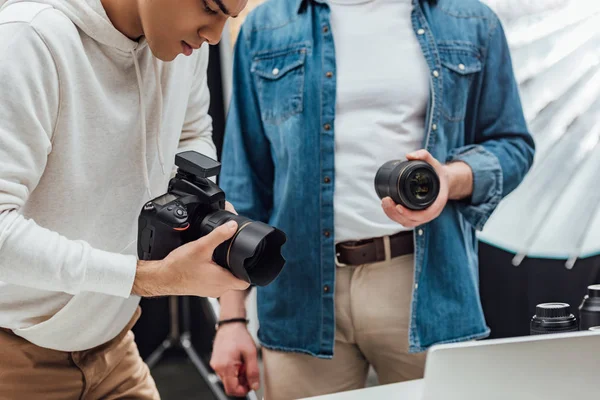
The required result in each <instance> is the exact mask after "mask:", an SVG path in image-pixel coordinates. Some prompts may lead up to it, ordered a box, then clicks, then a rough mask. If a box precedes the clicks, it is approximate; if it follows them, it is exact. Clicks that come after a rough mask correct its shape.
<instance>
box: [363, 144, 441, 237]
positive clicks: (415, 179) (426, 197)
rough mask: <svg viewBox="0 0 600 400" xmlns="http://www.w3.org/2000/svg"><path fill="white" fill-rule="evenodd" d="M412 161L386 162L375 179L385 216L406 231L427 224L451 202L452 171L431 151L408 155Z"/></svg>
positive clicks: (420, 151)
mask: <svg viewBox="0 0 600 400" xmlns="http://www.w3.org/2000/svg"><path fill="white" fill-rule="evenodd" d="M406 158H407V160H408V161H404V162H401V161H390V162H388V163H385V164H384V165H383V166H382V167H381V168H380V169H379V171H378V172H377V175H376V177H375V190H376V191H377V195H378V196H379V198H381V199H382V203H381V204H382V207H383V211H384V212H385V214H386V215H387V216H388V217H389V218H390V219H392V220H394V221H396V222H398V223H399V224H401V225H402V226H404V227H406V228H414V227H416V226H419V225H423V224H425V223H427V222H429V221H431V220H433V219H435V218H437V217H438V216H439V215H440V214H441V213H442V210H443V209H444V207H445V206H446V203H447V202H448V187H449V183H448V179H449V178H448V172H447V170H446V167H445V166H444V165H442V164H441V163H440V162H439V161H438V160H436V159H435V158H434V157H433V156H432V155H431V154H430V153H429V152H428V151H427V150H419V151H416V152H414V153H411V154H408V155H407V156H406Z"/></svg>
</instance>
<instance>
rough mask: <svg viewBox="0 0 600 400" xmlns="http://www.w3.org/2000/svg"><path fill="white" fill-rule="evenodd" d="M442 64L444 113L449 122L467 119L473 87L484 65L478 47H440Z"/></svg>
mask: <svg viewBox="0 0 600 400" xmlns="http://www.w3.org/2000/svg"><path fill="white" fill-rule="evenodd" d="M439 53H440V61H441V64H442V67H443V69H442V82H443V87H442V90H443V93H442V97H443V101H442V113H443V114H444V117H445V118H446V119H448V120H449V121H462V120H463V119H464V118H465V113H466V109H467V102H468V99H469V95H470V93H471V85H472V83H473V80H474V77H475V76H476V75H477V73H479V72H481V70H482V68H483V63H482V61H481V55H480V52H479V50H478V48H477V47H475V46H472V45H468V44H451V45H445V44H440V45H439Z"/></svg>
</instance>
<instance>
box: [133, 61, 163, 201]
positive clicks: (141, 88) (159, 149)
mask: <svg viewBox="0 0 600 400" xmlns="http://www.w3.org/2000/svg"><path fill="white" fill-rule="evenodd" d="M131 55H132V56H133V65H134V66H135V74H136V77H137V83H138V90H139V94H140V119H141V135H142V137H141V139H142V165H143V168H142V170H143V174H144V185H145V186H146V191H147V192H148V196H149V197H150V198H152V191H151V190H150V177H149V172H148V161H147V160H146V106H145V103H144V97H145V96H144V85H143V82H142V73H141V71H140V64H139V62H138V59H137V55H136V54H135V50H131ZM153 67H154V76H155V79H156V86H157V90H158V102H159V106H158V132H157V133H156V135H155V140H156V150H157V152H158V161H159V162H160V168H161V171H162V174H163V175H164V174H165V173H166V171H165V162H164V157H163V154H162V146H161V144H160V143H161V140H160V136H161V133H162V112H163V109H162V108H163V98H162V86H161V83H160V76H159V74H158V70H159V68H158V60H157V59H154V63H153Z"/></svg>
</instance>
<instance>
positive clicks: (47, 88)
mask: <svg viewBox="0 0 600 400" xmlns="http://www.w3.org/2000/svg"><path fill="white" fill-rule="evenodd" d="M59 82H60V77H59V76H58V73H57V70H56V66H55V63H54V59H53V57H52V54H51V52H50V51H49V49H48V48H47V46H46V45H45V43H44V41H43V40H42V39H41V37H40V36H39V35H38V34H37V32H36V31H35V29H34V28H33V27H32V26H31V25H30V24H28V23H15V22H13V23H8V24H2V23H0V281H3V282H6V283H11V284H15V285H21V286H26V287H32V288H37V289H42V290H49V291H61V292H67V293H71V294H76V293H78V292H82V291H89V292H99V293H105V294H109V295H115V296H121V297H125V298H126V297H129V295H130V293H131V287H132V286H133V280H134V278H135V271H136V263H137V260H136V258H135V257H134V256H125V255H120V254H114V253H109V252H105V251H101V250H97V249H93V248H92V247H91V246H90V245H89V244H88V243H86V242H83V241H75V240H69V239H67V238H65V237H63V236H61V235H59V234H58V233H56V232H52V231H50V230H48V229H45V228H43V227H40V226H39V225H37V224H36V223H35V222H34V221H33V220H28V219H26V218H24V217H23V215H22V213H21V212H19V210H20V209H21V207H23V206H24V205H25V203H26V202H27V198H28V197H29V194H30V193H31V192H32V191H34V190H35V188H36V186H37V185H38V183H39V181H40V179H41V178H42V176H43V174H44V169H45V167H46V163H47V160H48V155H49V154H50V152H51V151H52V139H53V134H54V129H55V128H56V123H57V118H58V114H59V112H60V111H59V110H60V100H61V93H60V85H59Z"/></svg>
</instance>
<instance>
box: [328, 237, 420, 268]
mask: <svg viewBox="0 0 600 400" xmlns="http://www.w3.org/2000/svg"><path fill="white" fill-rule="evenodd" d="M335 252H336V255H337V260H336V261H337V263H336V264H337V265H338V266H343V265H354V266H356V265H362V264H371V263H376V262H380V261H385V244H384V241H383V238H382V237H377V238H373V239H365V240H360V241H357V242H343V243H338V244H337V245H336V246H335ZM413 252H414V242H413V232H412V231H404V232H400V233H397V234H395V235H392V236H390V255H391V258H395V257H400V256H404V255H406V254H411V253H413Z"/></svg>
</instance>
